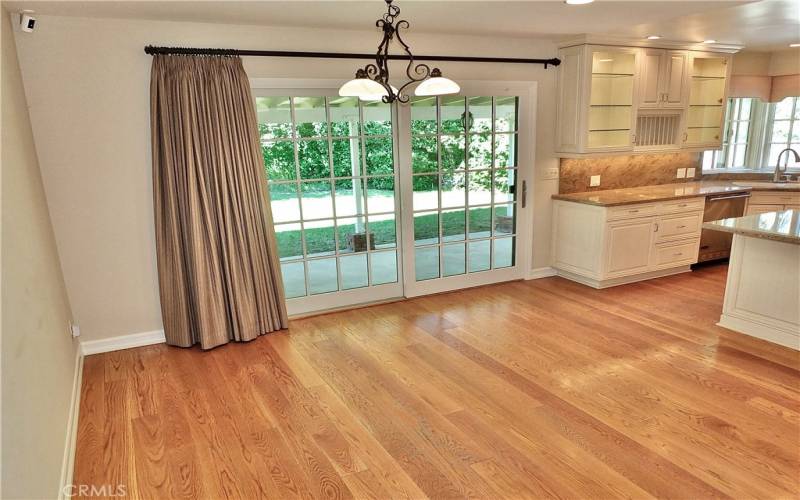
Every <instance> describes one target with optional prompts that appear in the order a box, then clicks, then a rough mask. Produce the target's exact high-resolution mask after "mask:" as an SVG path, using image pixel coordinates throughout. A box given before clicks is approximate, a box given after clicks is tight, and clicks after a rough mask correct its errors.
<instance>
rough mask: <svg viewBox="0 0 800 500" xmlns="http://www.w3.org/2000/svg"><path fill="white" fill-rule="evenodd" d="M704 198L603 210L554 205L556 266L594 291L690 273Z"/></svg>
mask: <svg viewBox="0 0 800 500" xmlns="http://www.w3.org/2000/svg"><path fill="white" fill-rule="evenodd" d="M704 201H705V199H704V198H703V197H696V198H690V199H684V200H672V201H665V202H660V203H637V204H630V205H623V206H616V207H602V206H595V205H589V204H585V203H578V202H573V201H565V200H554V202H553V239H552V244H553V248H552V255H553V267H554V268H555V269H556V270H557V272H558V275H559V276H563V277H565V278H568V279H571V280H574V281H578V282H580V283H584V284H586V285H589V286H592V287H594V288H606V287H609V286H615V285H620V284H624V283H631V282H634V281H641V280H645V279H650V278H656V277H659V276H667V275H670V274H676V273H681V272H686V271H689V270H690V267H689V266H690V265H691V264H694V263H696V262H697V254H698V250H699V245H700V232H701V226H702V221H703V207H704Z"/></svg>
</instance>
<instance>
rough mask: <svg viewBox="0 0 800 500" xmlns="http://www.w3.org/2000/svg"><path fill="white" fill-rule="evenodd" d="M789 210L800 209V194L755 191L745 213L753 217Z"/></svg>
mask: <svg viewBox="0 0 800 500" xmlns="http://www.w3.org/2000/svg"><path fill="white" fill-rule="evenodd" d="M788 209H794V210H798V209H800V192H798V191H785V192H779V191H778V192H776V191H754V192H753V194H752V195H751V196H750V200H749V201H748V202H747V210H746V211H745V213H746V215H753V214H763V213H766V212H777V211H779V210H788Z"/></svg>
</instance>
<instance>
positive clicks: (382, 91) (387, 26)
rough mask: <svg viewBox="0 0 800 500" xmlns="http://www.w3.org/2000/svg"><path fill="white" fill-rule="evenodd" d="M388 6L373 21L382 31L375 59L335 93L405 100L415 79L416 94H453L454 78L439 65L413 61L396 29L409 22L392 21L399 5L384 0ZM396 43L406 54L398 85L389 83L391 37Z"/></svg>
mask: <svg viewBox="0 0 800 500" xmlns="http://www.w3.org/2000/svg"><path fill="white" fill-rule="evenodd" d="M385 1H386V5H387V7H388V10H387V12H386V14H384V15H383V17H382V18H380V19H378V20H377V21H376V22H375V25H376V26H377V27H378V28H380V29H381V30H382V31H383V39H382V40H381V43H380V44H379V45H378V51H377V53H376V54H375V63H374V64H373V63H370V64H367V65H366V66H364V67H363V68H359V69H358V71H356V77H355V78H354V79H352V80H350V81H348V82H346V83H345V84H344V85H342V86H341V87H340V88H339V95H340V96H344V97H358V98H359V99H361V100H362V101H378V100H381V101H383V102H385V103H391V102H394V101H400V102H408V99H409V97H408V95H407V94H405V93H404V91H405V89H406V88H407V87H408V86H409V85H412V84H416V83H419V85H417V88H416V89H415V91H414V93H415V94H416V95H418V96H435V95H445V94H456V93H458V92H459V91H460V90H461V87H459V86H458V84H457V83H456V82H454V81H453V80H450V79H449V78H445V77H443V76H442V72H441V70H439V68H433V69H431V67H430V66H428V65H427V64H424V63H415V62H414V55H413V54H412V53H411V48H410V47H409V46H408V44H406V43H405V42H404V41H403V38H402V37H401V36H400V30H401V29H403V30H405V29H408V27H409V23H408V21H405V20H399V21H396V18H397V16H398V15H400V8H399V7H397V6H396V5H392V1H393V0H385ZM395 38H396V39H397V41H398V42H399V43H400V45H401V46H402V47H403V50H404V51H405V53H406V57H407V58H408V65H407V66H406V76H407V77H408V79H409V80H408V81H407V82H406V83H404V84H403V85H402V86H401V87H400V88H399V89H398V88H396V87H394V86H392V85H391V84H390V83H389V45H390V44H391V42H392V41H393V40H394V39H395Z"/></svg>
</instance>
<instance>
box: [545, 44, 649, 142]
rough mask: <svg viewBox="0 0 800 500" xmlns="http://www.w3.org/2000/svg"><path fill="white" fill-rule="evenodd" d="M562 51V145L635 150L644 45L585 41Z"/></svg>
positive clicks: (559, 134) (559, 126)
mask: <svg viewBox="0 0 800 500" xmlns="http://www.w3.org/2000/svg"><path fill="white" fill-rule="evenodd" d="M559 55H560V57H561V61H562V62H561V66H559V110H558V117H557V123H556V130H557V134H556V135H557V141H558V143H559V150H561V151H568V152H575V153H582V152H596V153H602V152H624V151H631V150H633V129H634V127H635V125H636V109H635V108H636V106H635V104H636V76H635V75H636V67H637V57H638V55H639V50H638V49H636V48H628V47H605V46H596V45H581V46H578V47H569V48H567V49H563V50H562V51H560V53H559Z"/></svg>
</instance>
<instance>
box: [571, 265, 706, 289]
mask: <svg viewBox="0 0 800 500" xmlns="http://www.w3.org/2000/svg"><path fill="white" fill-rule="evenodd" d="M690 272H692V268H691V266H688V265H686V266H680V267H672V268H668V269H661V270H658V271H650V272H646V273H641V274H633V275H631V276H622V277H619V278H609V279H604V280H597V279H594V278H588V277H586V276H583V275H580V274H576V273H573V272H570V271H565V270H563V269H559V270H558V275H559V276H561V277H562V278H566V279H568V280H570V281H575V282H577V283H581V284H582V285H587V286H590V287H592V288H597V289H601V288H609V287H612V286H619V285H628V284H630V283H637V282H639V281H646V280H651V279H654V278H663V277H665V276H672V275H673V274H681V273H690Z"/></svg>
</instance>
